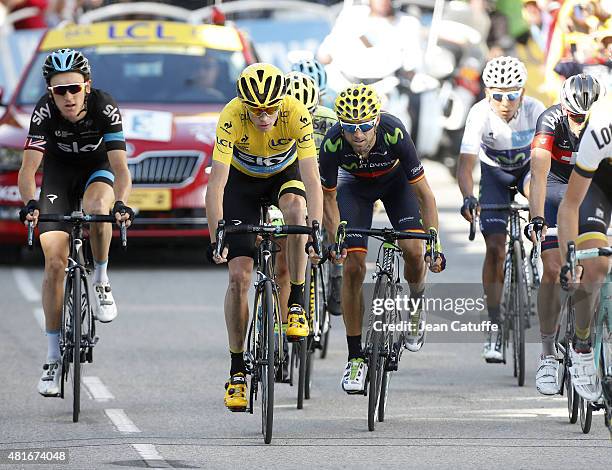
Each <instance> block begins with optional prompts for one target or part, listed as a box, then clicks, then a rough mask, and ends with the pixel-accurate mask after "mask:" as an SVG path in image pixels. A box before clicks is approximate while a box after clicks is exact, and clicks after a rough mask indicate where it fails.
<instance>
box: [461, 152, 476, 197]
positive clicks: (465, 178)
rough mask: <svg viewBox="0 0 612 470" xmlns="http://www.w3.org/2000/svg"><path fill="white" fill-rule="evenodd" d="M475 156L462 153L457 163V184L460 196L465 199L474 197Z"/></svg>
mask: <svg viewBox="0 0 612 470" xmlns="http://www.w3.org/2000/svg"><path fill="white" fill-rule="evenodd" d="M477 158H478V156H477V155H471V154H466V153H462V154H461V155H459V161H458V162H457V182H458V183H459V190H460V191H461V195H462V196H463V197H464V198H465V197H467V196H473V195H474V175H473V173H474V166H475V165H476V160H477Z"/></svg>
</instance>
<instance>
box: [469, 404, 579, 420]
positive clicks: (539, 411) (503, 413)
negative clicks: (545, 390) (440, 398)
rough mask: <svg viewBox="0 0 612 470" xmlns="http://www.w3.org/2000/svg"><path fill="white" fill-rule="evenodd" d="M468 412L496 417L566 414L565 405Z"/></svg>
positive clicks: (555, 416)
mask: <svg viewBox="0 0 612 470" xmlns="http://www.w3.org/2000/svg"><path fill="white" fill-rule="evenodd" d="M469 413H475V414H483V415H487V416H495V417H497V418H538V417H541V416H546V417H549V418H563V417H566V416H567V407H564V408H516V409H513V408H508V409H501V410H472V411H470V412H469Z"/></svg>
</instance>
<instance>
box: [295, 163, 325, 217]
mask: <svg viewBox="0 0 612 470" xmlns="http://www.w3.org/2000/svg"><path fill="white" fill-rule="evenodd" d="M308 160H309V161H308ZM308 160H307V161H303V160H302V161H301V162H300V173H301V174H302V182H303V183H304V187H305V189H306V207H307V208H308V219H309V220H310V223H312V221H313V220H316V221H318V222H319V223H321V221H322V219H323V191H322V190H321V177H320V176H319V167H318V165H317V159H316V158H310V159H308ZM302 170H305V171H302Z"/></svg>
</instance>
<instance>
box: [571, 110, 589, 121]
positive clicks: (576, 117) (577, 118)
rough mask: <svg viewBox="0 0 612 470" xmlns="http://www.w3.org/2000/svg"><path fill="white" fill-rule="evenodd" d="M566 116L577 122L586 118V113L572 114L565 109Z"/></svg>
mask: <svg viewBox="0 0 612 470" xmlns="http://www.w3.org/2000/svg"><path fill="white" fill-rule="evenodd" d="M567 117H568V118H570V119H571V120H572V121H574V122H577V123H582V122H584V121H585V120H586V114H574V113H570V112H569V111H567Z"/></svg>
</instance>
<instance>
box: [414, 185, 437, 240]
mask: <svg viewBox="0 0 612 470" xmlns="http://www.w3.org/2000/svg"><path fill="white" fill-rule="evenodd" d="M413 189H414V190H415V193H416V196H417V199H418V201H419V207H420V208H421V218H422V219H423V228H424V229H425V231H427V230H429V229H430V228H431V227H433V228H435V229H436V230H438V207H437V205H436V198H435V196H434V194H433V192H432V190H431V188H430V187H429V184H428V183H427V180H426V179H425V178H423V179H422V180H420V181H419V182H418V183H416V184H414V185H413Z"/></svg>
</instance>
